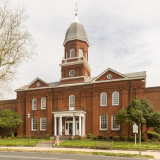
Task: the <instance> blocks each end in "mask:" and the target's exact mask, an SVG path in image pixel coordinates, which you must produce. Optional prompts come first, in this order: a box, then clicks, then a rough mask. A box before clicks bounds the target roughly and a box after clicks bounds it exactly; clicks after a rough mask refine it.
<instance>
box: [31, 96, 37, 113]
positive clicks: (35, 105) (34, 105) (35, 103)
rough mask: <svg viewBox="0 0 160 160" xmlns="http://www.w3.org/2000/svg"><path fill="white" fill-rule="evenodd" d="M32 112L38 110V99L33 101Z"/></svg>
mask: <svg viewBox="0 0 160 160" xmlns="http://www.w3.org/2000/svg"><path fill="white" fill-rule="evenodd" d="M32 110H37V99H36V98H33V99H32Z"/></svg>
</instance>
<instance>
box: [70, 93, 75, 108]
mask: <svg viewBox="0 0 160 160" xmlns="http://www.w3.org/2000/svg"><path fill="white" fill-rule="evenodd" d="M71 97H74V107H70V103H71V102H70V98H71ZM74 109H75V96H74V95H70V96H69V110H70V111H73V110H74Z"/></svg>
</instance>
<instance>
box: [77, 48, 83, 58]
mask: <svg viewBox="0 0 160 160" xmlns="http://www.w3.org/2000/svg"><path fill="white" fill-rule="evenodd" d="M80 51H82V55H80V54H79V53H80ZM78 54H79V56H78V57H83V49H82V48H79V50H78Z"/></svg>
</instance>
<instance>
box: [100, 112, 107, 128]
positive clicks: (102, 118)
mask: <svg viewBox="0 0 160 160" xmlns="http://www.w3.org/2000/svg"><path fill="white" fill-rule="evenodd" d="M100 129H101V130H107V129H108V116H107V115H100Z"/></svg>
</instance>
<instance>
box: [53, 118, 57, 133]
mask: <svg viewBox="0 0 160 160" xmlns="http://www.w3.org/2000/svg"><path fill="white" fill-rule="evenodd" d="M54 135H55V136H56V135H57V117H54Z"/></svg>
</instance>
